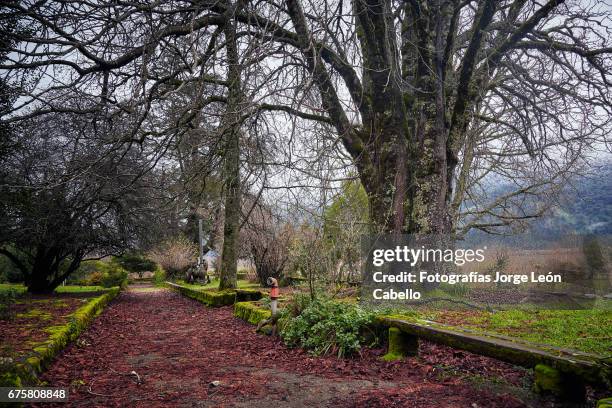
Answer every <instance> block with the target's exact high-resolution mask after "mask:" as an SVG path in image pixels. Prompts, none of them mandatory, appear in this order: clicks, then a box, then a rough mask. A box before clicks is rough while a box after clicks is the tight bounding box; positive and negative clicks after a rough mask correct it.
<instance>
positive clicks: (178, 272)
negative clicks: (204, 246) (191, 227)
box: [148, 237, 198, 279]
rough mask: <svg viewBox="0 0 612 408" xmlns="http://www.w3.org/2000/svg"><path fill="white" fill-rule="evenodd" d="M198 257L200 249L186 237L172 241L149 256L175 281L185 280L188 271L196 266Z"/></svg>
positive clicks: (152, 251)
mask: <svg viewBox="0 0 612 408" xmlns="http://www.w3.org/2000/svg"><path fill="white" fill-rule="evenodd" d="M197 256H198V247H197V246H196V245H195V244H194V243H193V242H191V241H189V240H188V239H187V238H185V237H178V238H174V239H170V240H168V241H166V242H164V243H163V244H161V245H160V246H158V247H157V248H154V249H153V250H151V251H150V252H149V254H148V257H149V258H150V259H152V260H153V261H155V262H156V263H158V264H159V265H160V266H161V267H162V268H163V269H164V270H165V271H166V274H167V275H168V277H170V278H173V279H177V278H183V277H184V275H185V272H186V271H187V269H189V267H190V266H192V265H194V264H195V262H196V259H197Z"/></svg>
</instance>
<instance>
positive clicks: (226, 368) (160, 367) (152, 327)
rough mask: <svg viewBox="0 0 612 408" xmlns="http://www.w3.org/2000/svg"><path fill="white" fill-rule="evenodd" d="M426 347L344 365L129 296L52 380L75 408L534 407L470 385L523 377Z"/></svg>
mask: <svg viewBox="0 0 612 408" xmlns="http://www.w3.org/2000/svg"><path fill="white" fill-rule="evenodd" d="M421 347H422V350H421V357H420V358H418V359H409V360H407V361H403V362H398V363H385V362H382V361H380V359H379V357H380V355H381V354H382V353H383V352H384V351H383V350H365V351H364V352H363V354H362V356H361V357H360V358H359V357H358V358H354V359H345V360H339V359H337V358H334V357H313V356H311V355H309V354H308V353H306V352H303V351H301V350H295V349H287V348H286V347H285V346H284V345H283V344H282V342H281V341H280V340H278V339H275V338H270V337H267V336H264V335H259V334H255V333H254V332H253V326H250V325H248V324H247V323H244V322H242V321H241V320H238V319H236V318H234V317H233V316H232V310H231V308H229V307H226V308H220V309H209V308H205V307H204V306H203V305H202V304H200V303H197V302H195V301H193V300H190V299H187V298H183V297H181V296H180V295H178V294H176V293H174V292H171V291H168V290H160V291H149V292H137V291H128V292H126V293H122V294H121V295H120V296H119V298H118V299H117V300H115V301H114V302H113V303H112V304H111V305H110V306H109V307H108V308H107V309H106V310H105V311H104V312H103V313H102V314H101V315H100V316H99V317H98V318H97V319H96V320H95V321H94V322H93V324H92V325H91V326H90V328H89V329H88V330H87V331H86V332H85V333H83V334H82V335H81V337H80V339H79V340H78V342H77V343H76V344H73V345H71V346H69V347H68V348H67V349H66V350H65V351H64V352H63V353H62V354H60V355H59V356H58V358H57V359H56V360H55V362H54V363H53V364H52V365H51V366H50V367H49V369H48V371H47V372H46V373H45V374H44V375H43V379H44V380H46V381H48V383H49V385H50V386H63V387H70V388H71V394H70V404H68V405H69V406H75V407H76V406H85V407H122V406H138V407H147V408H152V407H171V406H179V407H225V406H227V407H230V406H238V407H278V406H281V407H282V406H288V407H317V406H323V407H324V406H333V407H336V408H341V407H436V408H438V407H453V408H454V407H469V408H477V407H487V408H489V407H522V406H525V404H524V403H523V402H521V401H520V400H518V399H517V397H514V396H512V395H510V394H508V393H507V392H505V391H502V390H503V389H507V388H508V387H506V388H504V387H501V389H498V390H497V391H495V392H493V391H491V390H492V389H493V388H492V387H490V386H489V385H481V386H478V385H476V383H475V382H473V381H470V382H468V381H467V380H466V379H465V377H466V376H467V375H474V374H477V375H479V376H482V377H484V378H485V379H486V378H489V379H490V378H496V379H497V382H498V383H500V382H501V383H506V384H508V383H509V384H513V385H515V386H517V388H518V386H520V384H521V383H522V382H523V375H524V371H522V370H519V369H515V368H513V367H511V366H510V365H507V364H504V363H501V362H498V361H495V360H491V359H488V358H485V357H480V356H475V355H472V354H469V353H463V352H459V351H456V350H452V349H449V348H445V347H440V346H435V345H432V344H423V345H422V346H421ZM442 365H444V366H451V367H453V369H452V370H448V369H447V370H441V369H440V367H441V366H442ZM131 372H134V373H136V374H134V373H132V374H130V373H131ZM213 381H219V383H218V385H216V386H215V385H212V384H211V383H212V382H213ZM47 406H48V405H47ZM61 406H66V405H64V404H62V405H61Z"/></svg>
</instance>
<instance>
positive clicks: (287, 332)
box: [281, 299, 374, 357]
mask: <svg viewBox="0 0 612 408" xmlns="http://www.w3.org/2000/svg"><path fill="white" fill-rule="evenodd" d="M300 302H302V304H301V305H300V306H298V307H297V308H302V307H303V309H302V310H301V312H300V314H299V315H298V316H296V317H291V316H289V317H288V318H287V321H286V323H285V324H284V326H283V329H282V332H281V335H282V337H283V340H284V341H285V343H286V344H287V345H288V346H290V347H295V346H301V347H303V348H304V349H307V350H311V351H312V352H313V353H314V354H327V353H334V354H337V355H338V357H343V356H348V355H351V354H353V353H355V352H358V351H359V350H360V348H361V345H362V343H363V342H364V340H365V339H364V337H363V336H362V335H361V333H363V332H364V329H365V328H367V327H368V326H369V325H370V324H372V323H373V321H374V314H373V313H371V312H367V311H365V310H363V309H362V308H361V307H359V306H357V305H353V304H348V303H341V302H335V301H332V300H329V299H317V300H313V301H310V302H308V304H307V305H306V304H305V299H300ZM290 310H296V308H290ZM289 313H290V312H289Z"/></svg>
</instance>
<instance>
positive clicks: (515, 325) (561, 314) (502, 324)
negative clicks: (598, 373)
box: [394, 309, 612, 356]
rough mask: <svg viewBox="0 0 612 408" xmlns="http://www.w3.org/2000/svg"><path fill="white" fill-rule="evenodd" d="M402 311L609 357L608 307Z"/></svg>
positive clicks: (611, 325)
mask: <svg viewBox="0 0 612 408" xmlns="http://www.w3.org/2000/svg"><path fill="white" fill-rule="evenodd" d="M394 314H395V313H394ZM402 314H403V315H405V316H406V317H407V318H410V319H425V320H431V321H435V322H439V323H445V324H449V325H452V326H458V327H465V328H470V329H474V330H477V331H482V332H486V333H494V334H501V335H504V336H510V337H516V338H519V339H523V340H526V341H530V342H533V343H541V344H547V345H551V346H555V347H561V348H568V349H574V350H580V351H583V352H587V353H594V354H599V355H603V356H612V330H611V328H612V312H611V311H610V310H601V309H586V310H503V311H498V312H487V311H476V310H467V311H466V310H462V311H460V310H456V311H441V310H419V311H418V312H416V311H413V312H408V313H402Z"/></svg>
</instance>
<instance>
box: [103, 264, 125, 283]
mask: <svg viewBox="0 0 612 408" xmlns="http://www.w3.org/2000/svg"><path fill="white" fill-rule="evenodd" d="M127 277H128V273H127V271H126V270H125V269H123V268H122V267H121V266H119V265H117V266H116V267H114V266H111V267H110V268H109V269H108V271H107V272H106V273H105V274H104V276H103V277H102V282H101V283H102V286H104V287H105V288H111V287H113V286H121V287H123V286H125V285H126V283H127Z"/></svg>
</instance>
